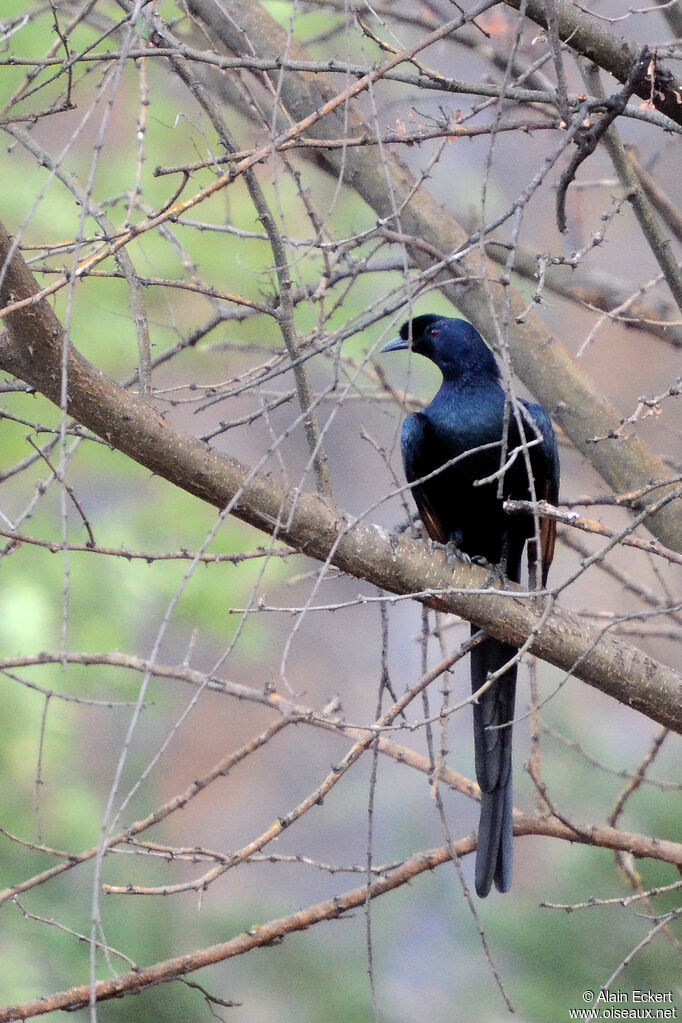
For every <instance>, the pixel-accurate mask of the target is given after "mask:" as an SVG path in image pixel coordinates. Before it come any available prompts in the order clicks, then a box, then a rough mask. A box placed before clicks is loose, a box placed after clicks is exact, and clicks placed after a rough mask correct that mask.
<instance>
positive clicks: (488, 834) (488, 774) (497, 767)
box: [471, 626, 516, 898]
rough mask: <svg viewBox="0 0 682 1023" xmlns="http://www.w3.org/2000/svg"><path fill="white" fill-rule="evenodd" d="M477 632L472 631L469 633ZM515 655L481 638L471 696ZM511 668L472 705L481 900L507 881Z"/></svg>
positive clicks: (473, 658)
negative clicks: (477, 793)
mask: <svg viewBox="0 0 682 1023" xmlns="http://www.w3.org/2000/svg"><path fill="white" fill-rule="evenodd" d="M476 632H478V629H476V627H475V626H472V627H471V633H472V635H474V634H475V633H476ZM515 653H516V649H515V647H513V646H508V645H507V644H506V643H500V642H499V640H497V639H491V638H489V637H487V636H486V637H485V638H484V639H483V641H482V642H481V643H479V644H478V645H477V646H475V647H474V648H473V650H472V651H471V691H472V692H473V693H475V692H476V691H477V690H478V689H480V688H481V686H482V685H483V684H484V683H485V681H486V679H487V678H488V675H489V674H491V673H492V672H495V671H498V670H499V669H500V668H501V667H502V666H503V665H504V664H506V663H507V661H509V660H510V659H511V658H512V657H513V655H514V654H515ZM515 695H516V665H514V666H513V667H511V668H509V670H508V671H506V672H505V673H504V675H501V676H500V677H499V678H498V679H497V681H495V682H493V684H492V686H491V687H490V689H488V690H486V692H485V693H483V695H482V696H480V697H479V699H478V702H477V703H474V756H475V761H476V780H477V781H478V784H479V786H480V788H481V814H480V818H479V824H478V847H477V850H476V891H477V893H478V895H479V896H480V897H481V898H485V896H486V895H487V894H488V892H489V891H490V887H491V885H492V883H493V881H494V882H495V887H496V888H497V890H498V891H500V892H506V891H509V888H510V887H511V876H512V859H513V851H512V826H513V825H512V770H511V751H512V730H511V728H510V727H508V728H500V727H499V726H500V725H505V724H507V723H508V722H509V721H512V720H513V718H514V697H515Z"/></svg>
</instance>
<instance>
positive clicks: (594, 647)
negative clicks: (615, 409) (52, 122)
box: [0, 228, 682, 732]
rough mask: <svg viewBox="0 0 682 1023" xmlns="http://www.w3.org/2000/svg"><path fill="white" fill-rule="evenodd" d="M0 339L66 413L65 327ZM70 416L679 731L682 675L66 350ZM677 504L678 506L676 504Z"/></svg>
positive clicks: (271, 525)
mask: <svg viewBox="0 0 682 1023" xmlns="http://www.w3.org/2000/svg"><path fill="white" fill-rule="evenodd" d="M11 249H12V242H11V239H10V238H9V236H8V235H7V234H6V232H5V231H4V229H2V228H0V263H2V264H6V266H5V273H4V279H3V280H2V283H1V284H0V303H7V302H8V301H12V300H13V299H16V298H17V297H18V296H21V297H22V298H23V297H29V298H30V296H31V295H34V294H35V293H36V291H37V286H36V283H35V280H34V279H33V276H32V275H31V273H30V271H29V270H28V268H27V266H26V264H25V263H24V261H23V259H22V258H21V256H20V254H19V253H18V251H15V252H14V254H13V255H12V256H11V259H10V260H9V262H7V258H8V256H9V253H10V252H11ZM7 324H8V330H7V331H6V332H5V334H3V335H0V368H2V369H4V370H5V371H7V372H10V373H13V374H14V375H15V376H18V377H19V378H20V379H22V380H25V381H26V382H27V383H30V384H31V385H32V386H33V387H35V388H36V389H37V390H39V391H40V392H42V393H43V394H44V395H46V396H47V397H48V398H49V399H50V400H51V401H53V402H55V404H57V405H59V402H60V395H61V372H60V370H61V358H62V347H63V335H62V329H61V326H60V324H59V321H58V320H57V317H56V316H55V313H54V311H53V310H52V308H51V307H50V305H49V303H48V302H47V301H45V300H44V299H42V300H40V301H38V302H36V303H35V304H30V303H29V304H25V305H22V306H21V307H20V308H19V309H17V310H16V311H15V312H13V313H11V314H9V315H8V317H7ZM67 406H68V407H67V410H68V412H69V414H70V415H72V416H73V417H74V418H75V419H77V420H78V421H79V422H81V423H82V424H83V425H85V426H87V427H88V428H89V429H91V430H92V431H93V432H94V433H96V434H98V435H99V436H101V437H102V438H103V439H104V440H106V441H107V443H108V444H111V445H112V446H113V447H115V448H117V449H118V450H119V451H121V452H122V453H124V454H126V455H128V456H129V457H130V458H132V459H133V460H134V461H136V462H138V463H139V464H140V465H143V466H145V467H146V468H148V469H150V470H151V471H152V472H154V473H156V474H157V475H159V476H161V477H163V478H164V479H167V480H169V481H170V482H172V483H174V484H175V485H176V486H178V487H181V488H182V489H184V490H186V491H187V492H188V493H191V494H193V495H194V496H195V497H199V498H201V499H202V500H204V501H207V502H209V503H210V504H213V505H215V506H216V507H218V508H221V509H228V510H229V511H231V512H232V513H233V514H234V515H236V516H237V517H238V518H241V519H243V520H244V521H246V522H249V523H250V524H251V525H253V526H255V527H256V528H257V529H260V530H262V531H263V532H266V533H268V534H269V535H271V534H272V532H273V531H275V530H276V532H277V536H278V538H279V539H280V540H281V541H283V542H285V543H289V544H290V545H291V546H293V547H295V548H297V549H298V550H300V551H301V552H302V553H304V554H307V555H309V556H310V557H312V558H315V559H317V560H318V561H322V562H324V563H325V564H330V563H331V564H333V565H335V566H336V567H338V568H340V569H341V570H342V571H344V572H348V573H349V574H350V575H354V576H356V577H359V578H363V579H366V580H367V581H368V582H372V583H374V584H375V585H377V586H380V587H382V588H383V589H384V590H387V591H388V592H391V593H397V594H403V595H415V596H416V597H417V599H419V600H421V601H423V602H424V603H426V604H428V605H429V606H431V607H435V608H436V609H438V610H442V611H446V612H451V613H454V614H458V615H461V616H463V617H465V618H466V619H467V620H469V621H472V622H473V623H474V624H476V625H478V626H479V627H480V628H482V629H484V630H485V632H486V633H489V634H490V635H492V636H494V637H495V638H498V639H501V640H503V641H505V642H508V643H512V644H514V645H515V646H517V647H519V646H522V645H524V644H528V645H529V649H530V650H531V651H532V652H533V653H535V654H537V655H538V656H539V657H542V658H544V659H545V660H548V661H550V662H551V663H552V664H555V665H557V666H558V667H561V668H563V669H564V670H565V671H567V672H569V673H573V674H576V675H577V676H578V677H580V678H582V679H584V680H585V681H587V682H588V683H589V684H590V685H593V686H595V687H597V688H598V689H600V690H601V691H602V692H605V693H607V694H608V695H610V696H613V697H615V698H616V699H618V700H621V701H622V702H623V703H625V704H626V705H627V706H631V707H635V708H636V709H638V710H640V711H642V713H644V714H647V715H648V716H649V717H651V718H652V719H653V720H655V721H658V722H659V723H660V724H664V725H666V726H668V727H669V728H672V729H673V730H675V731H681V732H682V699H680V690H681V688H682V678H681V677H680V675H679V674H678V673H677V672H675V671H674V670H673V669H672V668H670V667H667V666H666V665H663V664H661V663H660V662H657V661H655V660H654V659H653V658H651V657H649V656H648V655H647V654H645V653H644V652H643V651H641V650H639V649H637V648H636V647H634V646H631V645H629V644H626V643H624V642H623V641H621V640H618V639H616V638H614V637H612V636H609V635H608V634H607V632H606V630H603V631H599V630H597V629H594V628H590V627H588V626H587V625H586V624H585V623H584V622H582V621H581V620H580V619H579V618H577V617H576V616H574V615H571V614H570V613H568V612H566V611H561V610H559V609H558V608H553V609H552V611H551V613H549V614H546V613H545V611H544V609H543V607H542V606H538V603H539V602H538V600H537V599H534V598H533V597H532V596H528V595H527V596H526V597H525V598H522V597H520V596H519V594H520V593H522V592H523V591H522V590H521V589H520V588H519V587H516V586H511V585H510V587H509V590H508V591H505V592H499V591H494V590H492V591H491V590H487V589H486V586H487V583H488V572H487V571H486V569H485V568H483V567H481V566H476V565H466V564H464V563H463V562H459V563H458V564H456V565H455V566H454V568H453V566H452V565H449V564H448V563H447V560H446V559H445V557H444V555H443V554H442V553H439V552H434V551H430V550H429V549H428V548H427V547H426V546H425V545H424V544H422V543H418V542H416V541H414V540H411V539H409V538H407V537H402V538H400V539H398V540H396V538H395V537H392V536H390V535H389V534H387V533H386V531H385V530H383V529H381V528H380V527H378V526H374V525H372V524H371V523H369V522H366V521H364V519H363V518H358V519H352V518H349V517H348V516H347V515H345V513H343V512H342V511H341V510H340V509H337V508H334V507H333V506H331V505H330V504H329V503H328V502H326V501H323V500H321V499H320V498H318V497H317V496H315V495H312V494H306V493H300V492H298V491H294V492H291V493H284V492H283V491H282V488H281V487H279V486H278V484H277V483H276V482H275V481H274V480H272V479H270V478H268V477H266V476H264V475H261V474H259V473H257V472H256V471H255V470H254V469H250V468H249V467H248V466H245V465H243V464H242V463H240V462H238V461H237V460H236V459H233V458H227V457H224V456H221V455H220V454H218V453H217V452H215V451H212V450H211V449H210V448H209V447H207V445H206V444H204V443H202V442H201V441H200V440H197V439H196V438H194V437H190V436H188V435H187V434H185V433H182V432H181V431H179V430H175V429H173V428H171V427H170V426H169V425H168V423H167V422H166V421H165V420H164V419H163V417H162V416H160V415H159V414H158V413H157V412H156V411H155V410H154V409H153V408H152V406H151V405H150V404H149V403H148V401H146V400H144V399H142V398H139V397H136V396H134V395H132V394H130V393H128V392H127V391H125V390H124V389H123V388H121V387H119V386H118V385H117V384H116V383H114V382H113V381H112V380H110V379H109V378H108V377H106V376H105V374H103V373H102V372H101V371H100V370H98V369H97V368H96V367H95V366H93V365H92V364H91V363H89V362H88V361H87V360H86V359H84V358H83V356H82V355H81V354H80V353H79V352H78V351H77V350H76V349H75V348H74V347H73V346H72V345H69V347H68V398H67ZM677 503H678V504H679V502H677Z"/></svg>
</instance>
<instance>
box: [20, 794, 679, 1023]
mask: <svg viewBox="0 0 682 1023" xmlns="http://www.w3.org/2000/svg"><path fill="white" fill-rule="evenodd" d="M514 834H515V835H545V836H551V837H554V838H560V839H564V840H565V841H569V842H580V843H582V844H589V845H594V846H601V847H602V848H606V849H616V850H622V851H624V852H628V853H631V854H632V855H634V856H648V855H651V854H652V853H654V854H655V853H657V852H660V851H661V850H659V849H657V846H659V845H660V846H664V847H665V850H664V851H665V853H666V854H667V855H666V856H665V858H666V859H667V860H668V862H670V863H675V864H677V865H678V866H681V867H682V846H680V845H677V844H676V843H675V842H660V843H659V842H657V841H656V840H654V839H650V838H646V837H645V836H643V835H635V834H630V833H628V832H623V831H617V830H616V829H615V828H607V827H602V828H590V829H589V834H587V833H586V834H582V833H580V832H576V831H573V830H572V828H570V827H569V826H568V825H566V824H564V823H563V822H561V821H559V820H557V819H556V818H555V817H545V818H539V817H533V816H531V815H529V814H520V813H517V814H515V815H514ZM475 848H476V840H475V838H473V837H471V836H470V837H468V838H462V839H460V840H459V841H458V842H453V843H452V851H451V848H450V846H449V845H446V846H444V847H443V848H441V849H428V850H425V851H424V852H421V853H416V854H415V855H414V856H410V857H409V859H407V860H405V861H404V862H403V863H401V864H400V866H399V867H397V868H396V869H395V870H393V871H391V873H390V874H388V876H386V877H381V878H379V879H378V880H376V881H372V882H371V883H370V884H368V885H362V886H361V887H359V888H354V889H352V890H351V891H347V892H344V893H343V894H341V895H335V896H334V897H333V898H332V899H328V900H327V901H326V902H318V903H316V904H314V905H311V906H306V907H305V909H301V910H299V911H298V912H297V913H292V914H290V915H289V916H285V917H280V918H279V919H277V920H270V921H268V922H267V923H265V924H260V925H254V926H253V927H251V929H250V930H248V931H245V932H244V933H242V934H238V935H237V936H236V937H235V938H230V939H229V940H228V941H224V942H220V943H218V944H216V945H210V946H209V947H208V948H204V949H200V950H199V951H198V952H190V953H188V954H186V955H181V956H176V957H174V958H172V959H166V960H164V961H162V962H158V963H154V964H153V965H152V966H146V967H138V968H137V969H135V970H130V971H129V972H128V973H123V974H121V975H120V976H118V977H112V978H110V979H108V980H100V981H98V982H97V983H96V984H95V986H94V990H93V987H92V986H91V985H90V984H80V985H78V986H75V987H72V988H70V989H69V990H68V991H60V992H56V993H55V994H52V995H47V996H45V997H43V998H38V999H37V1000H36V1001H33V1002H27V1003H24V1004H23V1005H10V1006H6V1007H5V1008H0V1023H9V1021H10V1020H18V1019H29V1018H31V1017H34V1016H40V1015H43V1014H44V1013H47V1012H55V1011H56V1010H59V1009H68V1010H70V1011H71V1010H74V1009H79V1008H82V1007H84V1006H87V1005H89V1004H91V1000H92V997H93V995H94V998H95V999H96V1000H97V1001H98V1002H104V1001H108V1000H109V999H111V998H119V997H121V996H122V995H126V994H135V993H139V992H140V991H143V990H145V988H148V987H152V986H153V985H155V984H163V983H168V982H169V981H172V980H176V979H177V978H178V977H184V976H186V975H187V974H188V973H193V972H194V971H196V970H201V969H203V968H205V967H206V966H212V965H215V963H221V962H224V961H225V960H226V959H233V958H235V956H240V955H244V954H245V953H247V952H250V951H251V950H252V949H254V948H264V947H266V946H268V945H270V944H273V943H276V942H280V941H282V939H283V938H285V937H286V935H288V934H295V933H296V932H298V931H305V930H307V929H308V928H309V927H312V926H314V925H315V924H318V923H321V922H322V921H324V920H338V919H339V917H341V916H343V915H344V914H345V913H348V912H350V911H351V910H353V909H357V908H358V907H359V906H363V905H365V904H366V903H367V901H368V900H370V899H376V898H378V897H379V896H380V895H384V894H385V893H386V892H390V891H393V890H394V889H395V888H398V887H400V886H401V885H404V884H406V883H408V882H409V881H411V880H412V879H413V878H415V877H418V876H419V875H420V874H423V873H425V872H426V871H428V870H434V869H435V868H436V867H439V866H441V865H442V864H443V863H447V862H448V861H449V860H450V859H451V858H452V852H453V851H454V853H455V855H456V856H466V855H468V854H469V853H471V852H473V851H474V849H475ZM657 858H664V857H663V856H660V855H659V856H657Z"/></svg>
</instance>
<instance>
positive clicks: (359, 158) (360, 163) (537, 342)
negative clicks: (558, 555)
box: [160, 0, 682, 552]
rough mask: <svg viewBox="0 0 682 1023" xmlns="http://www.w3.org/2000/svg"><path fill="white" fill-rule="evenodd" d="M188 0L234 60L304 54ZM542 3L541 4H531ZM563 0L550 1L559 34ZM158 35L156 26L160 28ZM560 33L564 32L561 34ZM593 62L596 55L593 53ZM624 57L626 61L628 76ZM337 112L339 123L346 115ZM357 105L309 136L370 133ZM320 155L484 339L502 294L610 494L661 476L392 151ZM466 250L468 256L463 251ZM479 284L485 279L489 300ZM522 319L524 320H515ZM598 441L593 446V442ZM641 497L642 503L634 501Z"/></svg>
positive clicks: (676, 511) (670, 522) (306, 105)
mask: <svg viewBox="0 0 682 1023" xmlns="http://www.w3.org/2000/svg"><path fill="white" fill-rule="evenodd" d="M188 6H189V8H190V10H191V12H192V14H193V15H195V16H196V17H197V18H198V19H199V20H200V21H202V23H203V24H204V25H205V26H206V29H207V31H208V32H209V34H210V36H211V38H213V39H215V41H216V46H217V45H218V44H222V45H223V46H225V47H227V48H228V49H230V50H232V51H233V52H234V53H236V54H237V55H239V56H252V55H253V54H254V53H256V54H257V55H258V56H260V57H269V58H275V57H277V56H278V55H280V54H282V53H283V52H285V51H286V52H288V53H289V56H290V57H292V58H294V59H309V56H308V54H307V53H306V51H305V50H304V49H303V48H302V47H300V46H298V45H296V44H295V43H293V42H291V40H287V36H286V33H285V32H284V31H283V30H282V29H281V28H280V27H279V25H278V24H277V23H276V22H275V21H274V20H273V19H272V18H271V17H270V15H269V14H267V12H266V11H265V10H264V9H263V8H262V7H261V6H260V5H259V4H257V3H252V4H244V3H243V2H242V0H221V2H220V3H218V0H188ZM537 6H540V5H537ZM565 6H566V5H565V4H564V3H563V2H559V3H557V17H558V19H559V28H560V34H561V24H562V17H563V16H564V13H565V12H564V7H565ZM160 31H161V32H162V31H163V27H162V26H161V28H160ZM562 38H563V35H562ZM592 59H593V60H594V59H595V58H594V57H592ZM633 60H634V55H633V57H632V59H628V60H627V73H626V74H625V76H624V78H623V79H622V80H623V81H625V80H627V76H628V74H629V72H630V69H631V66H632V61H633ZM271 77H272V79H273V82H275V83H276V85H277V87H278V89H279V95H280V96H281V100H282V103H283V105H284V107H285V108H286V110H287V111H288V112H289V114H290V115H291V117H293V118H294V119H295V120H296V121H301V120H302V119H303V118H305V117H307V116H309V115H310V114H311V113H312V112H314V111H316V110H318V109H320V107H321V106H322V105H323V104H324V103H325V102H327V101H328V100H329V99H330V98H332V97H333V96H334V95H335V94H336V91H337V90H336V89H335V88H334V86H333V84H332V83H331V82H330V81H328V80H327V79H326V78H325V77H324V76H323V75H319V76H316V78H315V81H314V83H312V84H311V83H310V82H309V81H308V80H307V79H306V78H305V77H304V76H303V75H301V74H298V73H296V72H286V73H285V72H281V73H280V72H276V73H271ZM344 117H345V119H346V120H345V121H344ZM370 130H371V128H370V126H369V125H368V124H367V123H366V122H364V121H363V120H362V119H361V118H360V117H359V115H358V114H357V112H356V110H355V109H350V108H348V109H344V112H343V114H341V113H337V112H336V111H334V112H332V113H330V114H329V115H328V116H326V117H325V118H324V119H322V120H321V121H319V122H317V123H316V124H315V125H313V126H311V128H310V131H309V134H310V135H311V136H312V137H328V136H329V133H330V131H332V132H334V133H336V134H343V133H344V131H352V132H353V133H354V134H355V133H358V134H362V133H365V132H368V131H370ZM319 158H320V160H322V161H323V162H324V163H325V164H326V165H327V166H328V167H329V168H331V169H332V170H333V171H334V172H335V173H336V174H341V175H342V176H343V180H344V182H345V183H346V184H347V185H349V186H350V187H351V188H354V189H355V190H356V191H357V193H358V194H359V195H360V196H361V197H362V198H363V199H364V200H365V202H366V203H367V204H368V205H369V206H370V207H371V208H372V209H373V210H375V212H376V213H377V214H378V215H379V217H381V218H382V222H384V223H386V224H387V225H388V226H390V227H393V228H395V227H398V228H399V229H400V230H401V232H402V233H404V234H406V235H409V236H411V237H413V238H416V239H422V240H424V241H426V242H427V243H428V246H427V248H428V247H430V248H431V252H428V251H425V249H424V248H423V247H421V246H419V245H416V246H414V247H413V248H412V250H411V254H412V256H413V258H414V261H415V264H416V265H417V266H418V267H420V268H422V269H425V270H429V271H433V269H434V256H433V251H434V250H435V251H436V252H440V253H443V254H444V261H443V265H442V269H441V273H440V277H439V278H438V280H439V281H442V283H441V284H440V287H441V290H442V291H443V293H444V294H445V295H446V296H447V297H448V298H449V299H450V300H451V301H452V302H453V304H454V305H455V306H456V307H457V308H458V309H460V310H461V312H462V313H463V314H464V315H465V316H466V317H467V318H468V319H469V320H471V322H472V323H473V324H474V325H475V326H476V327H477V328H478V330H479V331H480V333H481V334H482V335H483V337H485V338H486V339H487V340H488V341H490V342H491V343H492V344H494V343H495V341H496V338H497V331H498V325H499V323H500V322H502V320H503V316H504V307H505V302H506V299H507V297H509V299H510V306H511V330H510V337H509V352H510V355H511V359H512V363H513V366H514V369H515V371H516V373H517V374H518V375H519V377H520V378H521V380H523V382H524V383H525V384H526V385H527V386H528V387H529V388H530V389H531V390H532V392H533V393H534V394H535V395H536V396H537V397H538V398H539V399H540V401H541V402H542V404H543V405H544V406H545V407H546V408H547V410H548V411H549V412H550V414H551V415H552V416H553V418H554V419H556V421H557V422H558V423H559V424H560V425H561V427H562V429H563V430H564V431H565V432H566V434H567V435H568V436H569V437H570V439H571V441H572V442H573V444H574V445H575V446H576V447H577V448H578V450H579V451H580V453H581V454H582V455H584V456H585V457H586V458H587V459H589V461H590V462H592V464H593V465H594V467H595V468H596V470H597V471H598V472H599V473H600V474H601V475H602V476H603V478H604V479H605V480H606V481H607V482H608V484H609V485H610V486H611V487H612V488H613V489H614V490H616V491H629V490H636V489H637V488H638V487H640V486H643V485H645V484H646V483H647V482H650V481H651V480H653V479H664V478H666V476H667V475H668V471H667V469H666V467H665V465H664V463H663V462H662V460H661V459H659V458H657V457H656V456H655V455H653V454H652V453H651V452H650V451H649V450H648V449H647V448H646V446H645V445H644V444H643V443H642V442H641V441H640V440H639V439H638V438H637V437H636V436H634V435H632V436H629V437H627V438H622V437H621V438H618V439H613V438H614V436H615V433H616V431H617V430H618V427H619V425H620V420H621V417H620V415H619V414H618V412H617V410H616V409H615V408H614V407H613V406H612V405H611V404H610V403H609V402H607V401H606V400H605V399H604V398H602V397H601V396H600V395H598V394H597V393H596V392H595V390H594V389H593V387H592V386H591V385H590V384H589V382H588V381H587V379H586V378H585V376H584V374H583V373H582V371H581V369H580V368H579V366H578V365H577V363H576V362H575V360H574V359H572V358H571V356H570V355H569V354H568V352H567V351H566V349H565V348H564V346H563V345H562V344H561V342H560V341H559V340H558V339H557V338H556V337H554V336H553V335H552V334H551V332H550V331H549V329H548V328H547V326H546V324H545V323H543V321H542V320H541V319H540V317H539V316H538V315H537V313H535V312H534V311H533V310H531V311H530V312H528V309H527V306H528V302H527V299H526V297H525V296H524V295H521V294H520V293H519V292H518V291H516V289H515V288H513V287H511V286H509V287H508V296H507V287H504V286H503V287H500V286H499V285H498V284H497V283H495V282H496V281H497V280H498V277H499V271H498V270H497V268H496V267H495V265H494V263H492V262H491V261H490V260H487V259H485V258H484V257H483V256H482V254H481V253H480V251H479V250H478V248H477V247H476V246H472V245H471V242H470V238H469V234H468V232H467V231H466V230H465V229H464V228H462V227H461V225H460V224H459V223H458V222H457V221H456V220H455V219H454V218H453V217H452V216H451V214H450V213H449V212H448V211H447V210H445V209H443V208H442V207H441V206H439V205H438V204H437V203H436V202H435V201H434V200H433V199H432V198H431V196H430V195H429V194H428V193H427V192H426V191H424V189H423V188H422V187H418V183H417V182H416V181H415V179H414V178H413V176H412V175H411V174H410V173H409V171H408V170H407V168H406V167H405V165H404V164H403V163H402V162H401V161H400V160H399V159H398V158H397V157H396V156H395V155H394V154H392V153H390V152H385V153H384V154H383V158H384V166H385V168H386V172H387V173H388V174H389V176H390V179H391V188H390V189H389V188H388V187H387V185H386V179H385V174H377V167H376V156H375V154H374V153H373V152H371V151H369V150H363V149H361V148H358V149H353V150H346V151H344V152H343V153H338V152H334V151H331V152H322V153H320V154H319ZM464 252H466V253H467V254H466V255H463V253H464ZM483 281H487V282H489V288H490V294H491V296H492V301H490V300H489V292H488V290H487V288H486V286H485V284H484V283H482V282H483ZM520 318H522V320H523V322H519V319H520ZM595 437H602V438H606V439H604V440H602V441H600V442H599V443H594V442H593V438H595ZM646 503H650V502H647V499H646V498H644V499H643V503H642V505H641V506H642V507H643V506H644V504H646ZM647 525H648V528H649V529H651V531H652V532H653V533H654V534H655V535H656V536H658V537H659V538H660V539H661V540H662V541H663V543H665V544H666V545H667V546H668V547H671V548H673V549H674V550H677V551H680V552H682V502H681V501H676V502H674V503H671V504H669V505H667V506H666V508H664V509H662V510H661V511H660V512H659V513H658V514H657V515H656V516H655V517H652V519H651V520H650V521H649V522H648V523H647Z"/></svg>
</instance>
